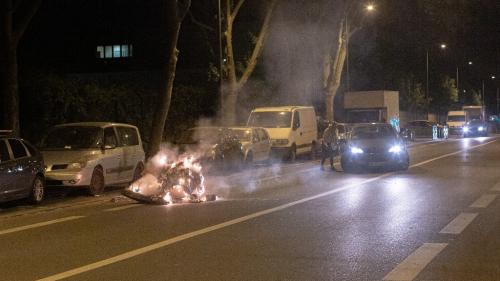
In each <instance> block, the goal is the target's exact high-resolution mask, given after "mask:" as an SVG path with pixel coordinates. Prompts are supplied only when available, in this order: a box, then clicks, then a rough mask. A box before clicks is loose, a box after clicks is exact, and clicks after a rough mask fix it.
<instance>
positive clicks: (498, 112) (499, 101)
mask: <svg viewBox="0 0 500 281" xmlns="http://www.w3.org/2000/svg"><path fill="white" fill-rule="evenodd" d="M498 90H499V88H498V87H497V115H500V107H499V104H500V95H499V94H498Z"/></svg>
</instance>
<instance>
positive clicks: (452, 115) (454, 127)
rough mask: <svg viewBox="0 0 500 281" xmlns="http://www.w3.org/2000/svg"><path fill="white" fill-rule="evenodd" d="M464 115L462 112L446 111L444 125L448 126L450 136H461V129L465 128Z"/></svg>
mask: <svg viewBox="0 0 500 281" xmlns="http://www.w3.org/2000/svg"><path fill="white" fill-rule="evenodd" d="M466 122H467V120H466V114H465V111H463V110H454V111H448V116H447V118H446V125H448V130H449V133H450V134H451V135H462V134H463V133H464V132H463V127H464V126H465V123H466Z"/></svg>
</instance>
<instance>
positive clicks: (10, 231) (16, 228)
mask: <svg viewBox="0 0 500 281" xmlns="http://www.w3.org/2000/svg"><path fill="white" fill-rule="evenodd" d="M81 218H84V216H71V217H65V218H60V219H56V220H51V221H44V222H39V223H34V224H30V225H24V226H19V227H14V228H9V229H5V230H0V235H4V234H9V233H13V232H19V231H23V230H27V229H32V228H37V227H42V226H46V225H51V224H55V223H60V222H65V221H70V220H76V219H81Z"/></svg>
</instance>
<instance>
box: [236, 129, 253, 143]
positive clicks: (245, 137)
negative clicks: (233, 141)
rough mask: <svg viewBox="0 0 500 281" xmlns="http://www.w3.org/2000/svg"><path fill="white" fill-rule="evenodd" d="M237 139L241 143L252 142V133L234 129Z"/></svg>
mask: <svg viewBox="0 0 500 281" xmlns="http://www.w3.org/2000/svg"><path fill="white" fill-rule="evenodd" d="M232 130H233V132H234V134H235V135H236V137H237V138H238V139H239V140H241V141H250V137H251V136H252V131H251V130H250V129H232Z"/></svg>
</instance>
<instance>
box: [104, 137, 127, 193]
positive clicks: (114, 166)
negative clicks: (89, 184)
mask: <svg viewBox="0 0 500 281" xmlns="http://www.w3.org/2000/svg"><path fill="white" fill-rule="evenodd" d="M122 151H123V149H122V148H121V147H119V146H118V138H117V136H116V131H115V128H114V127H107V128H104V155H103V158H102V165H103V168H104V180H105V183H106V184H113V183H116V182H117V181H118V179H119V173H120V161H121V159H122Z"/></svg>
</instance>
